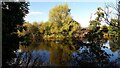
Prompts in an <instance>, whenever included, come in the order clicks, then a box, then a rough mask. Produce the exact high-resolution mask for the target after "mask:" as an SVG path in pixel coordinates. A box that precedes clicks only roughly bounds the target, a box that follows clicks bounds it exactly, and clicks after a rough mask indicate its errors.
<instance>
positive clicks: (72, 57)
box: [11, 41, 120, 68]
mask: <svg viewBox="0 0 120 68" xmlns="http://www.w3.org/2000/svg"><path fill="white" fill-rule="evenodd" d="M119 47H120V46H116V48H115V47H113V46H110V42H109V41H107V42H106V43H104V44H103V45H102V46H98V45H95V44H94V45H93V44H79V43H77V44H75V43H73V42H69V41H68V43H63V42H40V43H37V44H35V43H33V44H30V45H29V46H24V45H20V47H19V49H18V50H17V51H14V52H15V54H16V56H17V57H16V58H14V59H13V60H12V61H11V65H19V66H23V67H31V66H32V67H34V66H83V67H100V68H102V67H109V68H112V67H116V68H120V65H119V64H120V49H119Z"/></svg>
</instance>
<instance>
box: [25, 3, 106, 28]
mask: <svg viewBox="0 0 120 68" xmlns="http://www.w3.org/2000/svg"><path fill="white" fill-rule="evenodd" d="M59 4H65V2H30V6H29V9H30V10H29V14H27V16H26V17H25V20H26V21H27V22H30V23H32V22H35V21H36V22H38V23H40V22H41V21H44V22H45V21H47V20H48V17H49V16H48V15H49V10H50V9H52V8H53V7H54V6H56V5H59ZM67 4H68V6H69V8H70V9H71V16H72V17H73V19H74V20H76V21H78V22H79V23H80V24H81V26H83V27H86V26H88V24H89V20H90V16H91V14H92V17H93V19H94V13H95V11H96V8H97V7H103V8H104V7H105V2H67Z"/></svg>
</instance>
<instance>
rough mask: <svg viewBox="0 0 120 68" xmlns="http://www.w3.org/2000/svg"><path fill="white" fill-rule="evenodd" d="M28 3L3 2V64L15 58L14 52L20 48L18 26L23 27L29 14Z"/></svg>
mask: <svg viewBox="0 0 120 68" xmlns="http://www.w3.org/2000/svg"><path fill="white" fill-rule="evenodd" d="M28 6H29V3H28V2H2V22H3V23H2V54H3V55H2V56H3V57H2V58H3V60H2V62H3V63H2V64H3V67H4V66H7V65H8V64H6V62H7V61H9V60H11V59H12V58H13V57H14V53H13V51H14V50H16V49H18V47H19V38H18V36H17V34H15V33H13V32H17V26H18V25H22V24H23V22H24V17H25V15H26V14H27V13H28Z"/></svg>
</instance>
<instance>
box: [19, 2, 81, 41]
mask: <svg viewBox="0 0 120 68" xmlns="http://www.w3.org/2000/svg"><path fill="white" fill-rule="evenodd" d="M23 27H26V28H27V30H26V31H25V30H22V31H21V32H20V31H18V34H19V35H21V36H24V35H26V34H30V37H31V39H33V38H34V40H35V39H36V38H37V39H38V38H39V39H40V38H42V39H44V40H53V41H55V40H64V39H69V38H71V37H73V33H74V32H75V31H76V30H77V29H78V28H80V25H79V24H78V23H77V22H76V21H74V20H73V19H72V17H71V16H70V9H69V8H68V5H67V4H65V5H58V6H55V7H54V8H53V9H51V10H50V12H49V21H47V22H40V24H37V23H36V22H34V23H33V24H30V23H25V24H23ZM32 41H33V40H32Z"/></svg>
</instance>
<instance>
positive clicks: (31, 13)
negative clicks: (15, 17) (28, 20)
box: [28, 11, 43, 15]
mask: <svg viewBox="0 0 120 68" xmlns="http://www.w3.org/2000/svg"><path fill="white" fill-rule="evenodd" d="M41 14H43V12H38V11H33V12H29V14H28V15H41Z"/></svg>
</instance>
